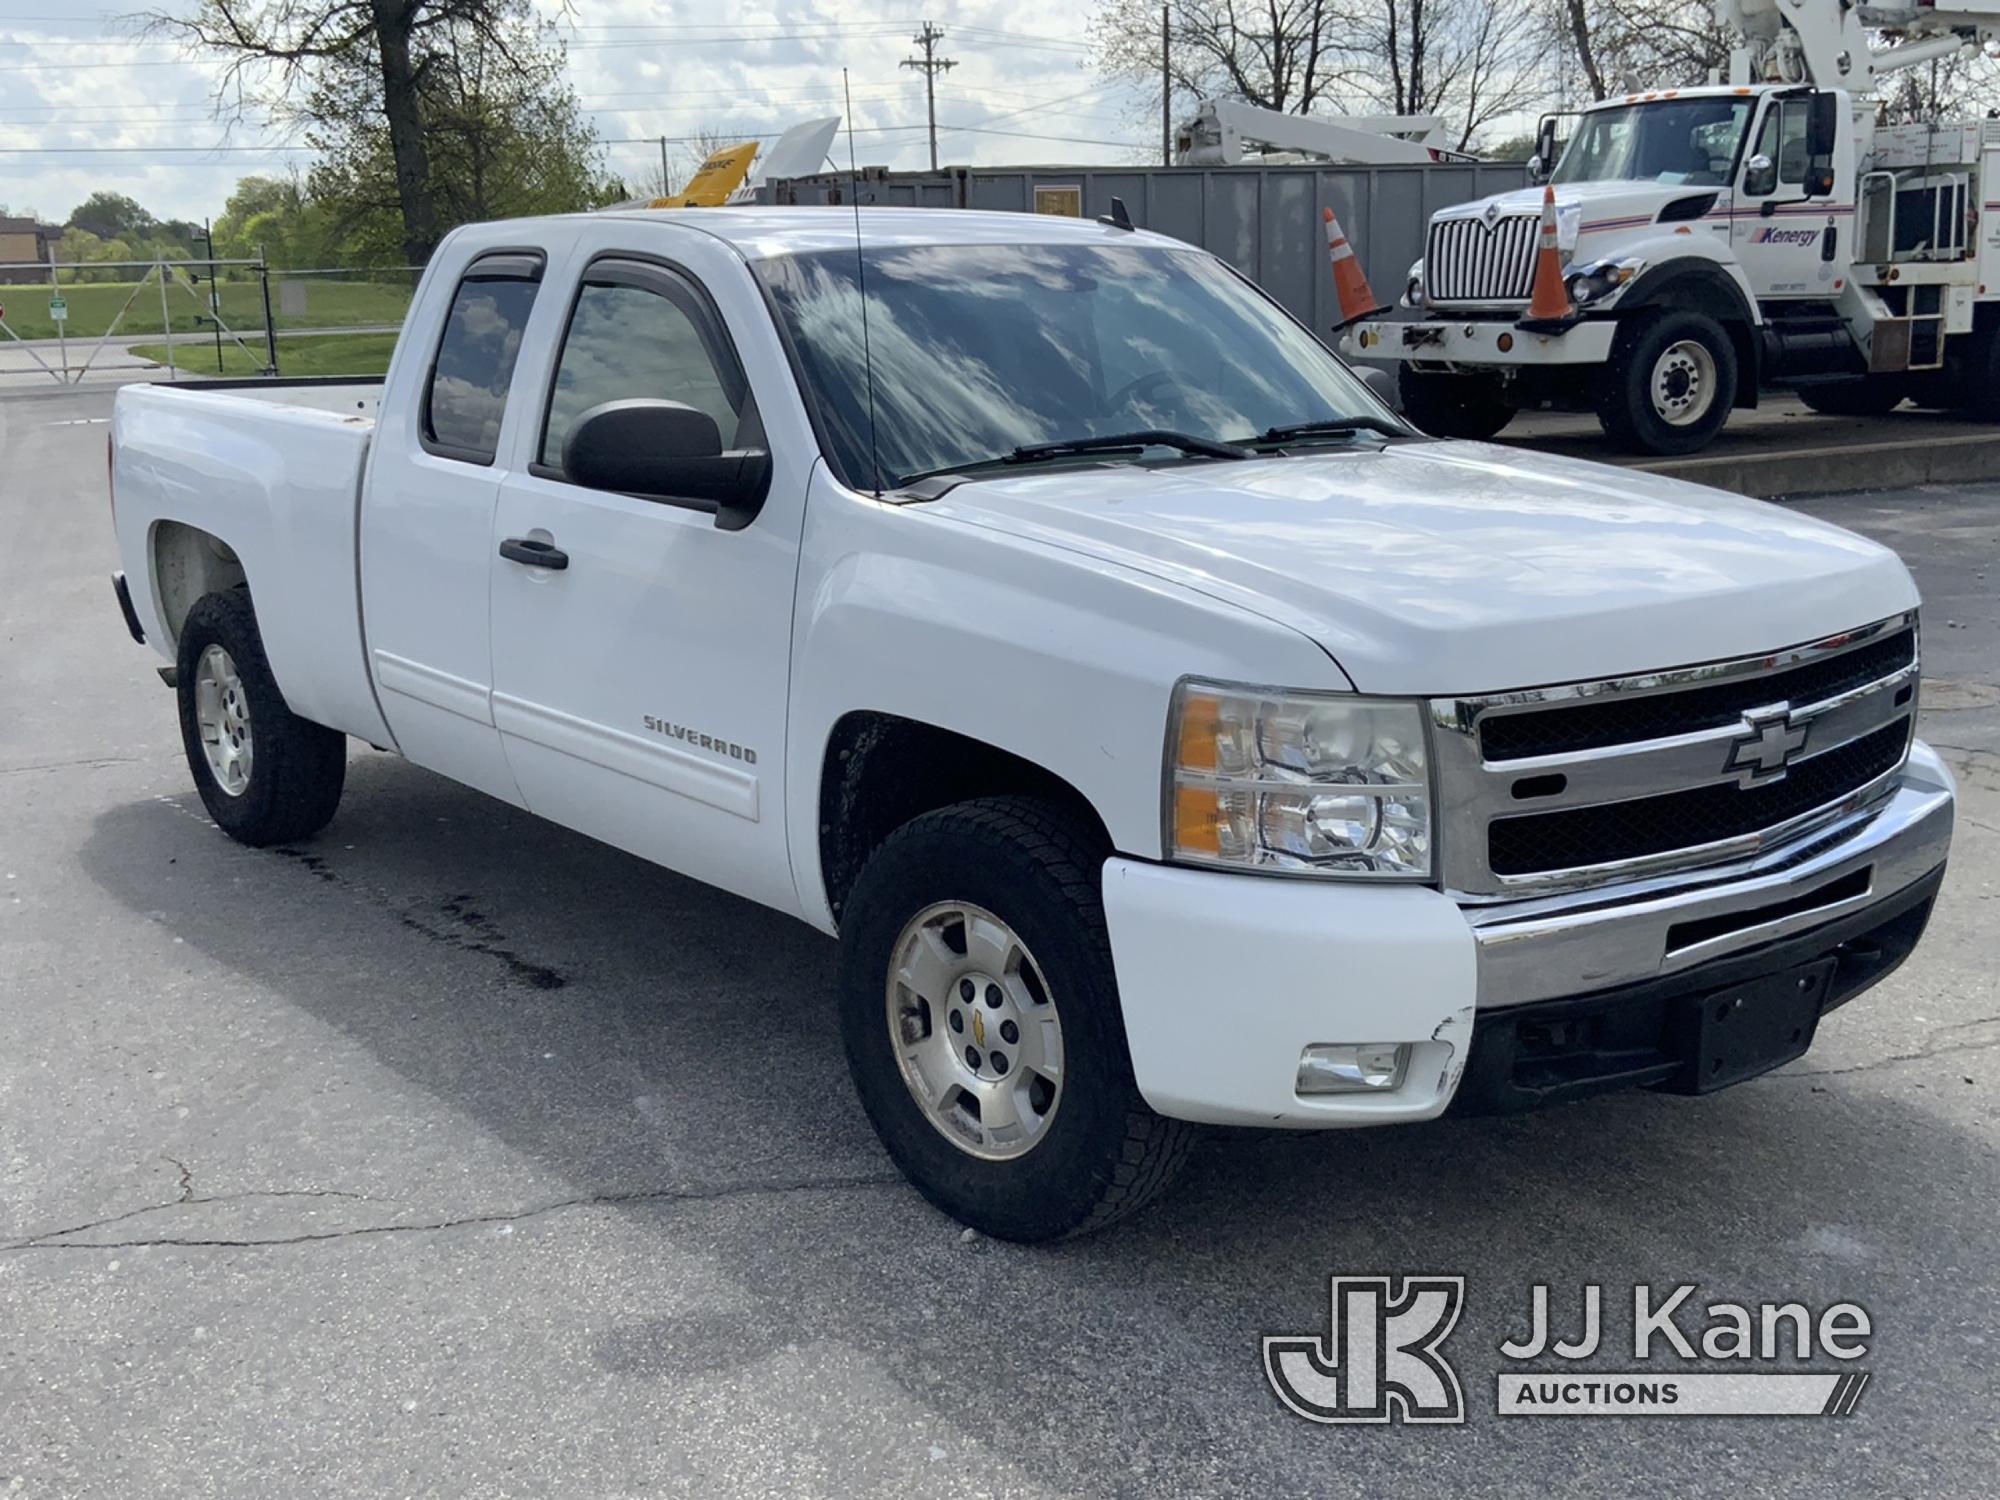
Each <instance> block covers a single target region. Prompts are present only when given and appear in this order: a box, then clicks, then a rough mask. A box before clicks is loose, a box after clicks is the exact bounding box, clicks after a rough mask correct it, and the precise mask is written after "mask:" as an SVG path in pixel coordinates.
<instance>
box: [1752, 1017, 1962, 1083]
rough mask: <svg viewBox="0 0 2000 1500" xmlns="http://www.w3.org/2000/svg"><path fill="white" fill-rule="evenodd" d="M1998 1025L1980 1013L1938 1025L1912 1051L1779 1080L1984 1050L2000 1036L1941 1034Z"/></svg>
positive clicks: (1867, 1069)
mask: <svg viewBox="0 0 2000 1500" xmlns="http://www.w3.org/2000/svg"><path fill="white" fill-rule="evenodd" d="M1994 1025H2000V1016H1979V1017H1977V1018H1976V1019H1974V1020H1970V1021H1954V1022H1952V1024H1951V1025H1949V1026H1940V1027H1939V1028H1938V1029H1937V1031H1936V1033H1935V1036H1936V1037H1937V1040H1936V1041H1935V1042H1932V1043H1926V1044H1925V1045H1924V1046H1922V1047H1919V1048H1918V1049H1917V1050H1916V1051H1915V1052H1897V1053H1893V1054H1891V1055H1890V1056H1888V1057H1878V1058H1876V1059H1875V1060H1874V1061H1873V1062H1865V1063H1853V1064H1850V1065H1849V1066H1847V1067H1845V1068H1819V1069H1816V1070H1814V1071H1813V1072H1810V1073H1782V1074H1780V1075H1779V1078H1780V1079H1781V1080H1789V1079H1794V1078H1840V1077H1844V1076H1845V1075H1847V1074H1849V1073H1868V1072H1872V1071H1873V1070H1874V1069H1876V1068H1887V1067H1891V1066H1893V1065H1894V1064H1896V1063H1906V1062H1923V1061H1925V1060H1926V1059H1928V1058H1933V1057H1948V1056H1950V1055H1951V1054H1953V1053H1958V1052H1987V1051H1990V1050H1992V1049H1993V1048H1995V1047H2000V1037H1990V1038H1988V1039H1987V1040H1985V1041H1978V1042H1946V1041H1945V1040H1944V1038H1946V1037H1948V1036H1951V1035H1952V1034H1953V1033H1955V1032H1960V1031H1970V1030H1971V1029H1972V1028H1973V1027H1975V1026H1994Z"/></svg>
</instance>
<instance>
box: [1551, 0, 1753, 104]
mask: <svg viewBox="0 0 2000 1500" xmlns="http://www.w3.org/2000/svg"><path fill="white" fill-rule="evenodd" d="M1548 3H1549V5H1550V7H1551V9H1550V11H1549V16H1548V19H1549V30H1550V32H1551V41H1552V43H1553V45H1552V46H1551V47H1550V53H1551V55H1552V56H1553V57H1554V58H1555V59H1556V65H1557V72H1558V77H1559V80H1560V81H1561V82H1563V83H1565V84H1573V85H1574V86H1575V88H1576V90H1577V91H1579V92H1581V93H1582V95H1583V97H1584V98H1586V99H1602V98H1605V97H1606V96H1607V95H1610V94H1618V93H1629V92H1631V91H1632V90H1633V89H1635V88H1641V87H1644V88H1662V87H1667V88H1671V87H1673V86H1674V85H1676V84H1691V83H1700V82H1702V81H1703V80H1705V79H1706V78H1707V77H1708V74H1709V70H1710V69H1712V68H1721V67H1724V66H1726V65H1727V63H1728V61H1729V53H1730V50H1731V48H1732V47H1734V46H1735V45H1736V41H1735V38H1734V37H1733V36H1732V34H1731V33H1730V31H1729V28H1728V27H1727V26H1725V25H1724V24H1723V23H1722V22H1721V21H1720V20H1719V19H1718V18H1717V16H1716V14H1715V8H1714V6H1713V4H1712V3H1711V0H1548Z"/></svg>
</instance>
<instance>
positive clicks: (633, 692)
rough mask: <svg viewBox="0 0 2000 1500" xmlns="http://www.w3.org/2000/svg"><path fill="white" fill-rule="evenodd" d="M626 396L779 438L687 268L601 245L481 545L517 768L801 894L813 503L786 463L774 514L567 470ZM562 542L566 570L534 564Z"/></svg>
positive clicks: (752, 892) (551, 810)
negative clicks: (808, 526) (642, 492)
mask: <svg viewBox="0 0 2000 1500" xmlns="http://www.w3.org/2000/svg"><path fill="white" fill-rule="evenodd" d="M628 398H654V399H667V400H673V401H680V402H684V403H686V404H688V405H690V406H694V407H696V408H698V409H699V410H701V411H704V412H706V413H708V414H709V415H710V416H712V417H714V418H715V421H716V424H717V426H718V427H719V428H720V430H721V435H722V441H723V446H724V447H725V448H731V447H736V446H760V447H761V446H764V444H763V440H762V437H761V419H760V418H759V416H758V411H757V403H756V399H755V396H754V394H753V393H752V391H751V390H750V388H749V383H748V380H747V378H746V376H745V374H744V371H743V366H742V363H741V361H740V360H739V359H738V357H737V353H736V349H735V346H734V344H733V343H732V341H731V339H730V336H729V333H728V331H727V328H726V327H725V325H724V322H723V319H722V317H721V315H720V314H719V313H718V312H717V310H716V308H715V305H714V302H713V301H712V300H711V298H710V297H709V296H708V294H707V293H706V291H705V290H704V289H703V287H702V286H701V285H700V284H699V283H698V282H697V281H696V280H695V279H694V277H693V275H692V274H690V273H689V272H687V271H684V270H682V269H679V268H673V267H669V266H667V265H665V264H662V263H660V262H658V261H654V260H650V259H641V258H639V257H636V256H633V257H626V256H621V255H616V254H612V255H600V256H598V257H597V258H596V259H594V260H592V261H591V262H590V263H589V265H588V266H587V268H586V269H585V270H584V272H583V278H582V285H581V286H580V287H579V288H578V290H577V293H576V296H575V299H574V301H573V303H572V305H571V307H570V309H569V313H568V319H567V324H566V328H565V331H564V334H563V337H562V342H561V344H560V346H559V348H558V350H557V353H556V357H555V365H554V378H553V381H552V384H551V387H550V389H549V391H548V393H547V395H546V398H545V400H544V403H543V406H542V409H541V412H540V413H539V422H538V424H537V426H538V431H537V432H536V434H535V447H534V454H533V460H532V462H531V463H529V464H528V465H526V466H525V469H526V472H515V473H512V474H510V475H508V476H507V478H506V479H505V480H504V481H503V483H502V485H501V488H500V501H499V506H498V508H497V512H496V525H495V529H494V535H493V544H492V545H491V546H489V548H488V549H487V550H488V555H489V557H490V558H491V559H492V577H493V590H492V618H493V675H494V693H493V713H494V721H495V723H496V724H497V725H498V726H499V730H500V735H501V740H502V743H503V744H504V746H505V748H506V754H507V760H508V764H509V765H510V766H511V767H512V769H513V772H514V778H515V781H516V782H517V784H518V785H519V786H520V789H521V794H522V796H523V797H524V798H525V800H526V802H527V805H528V807H529V809H530V810H531V811H533V812H536V813H540V814H541V815H543V816H544V817H548V818H551V819H553V820H554V821H556V822H558V823H562V824H564V825H566V826H568V827H571V828H576V829H579V830H581V831H583V832H585V833H588V834H591V835H593V836H594V837H597V838H600V839H603V840H604V841H605V842H607V843H610V844H615V845H617V846H619V847H620V848H623V849H628V850H630V851H632V852H633V853H635V854H638V855H641V856H643V857H644V858H646V859H649V860H652V861H653V862H655V863H657V864H662V865H666V866H668V867H670V868H673V869H677V870H681V871H684V872H686V873H688V874H691V875H694V876H696V877H697V878H699V879H702V880H705V881H708V882H710V883H711V884H714V885H719V886H722V887H723V888H725V889H728V890H732V891H735V892H737V893H738V894H741V895H744V896H748V897H750V898H751V899H753V900H757V901H761V902H764V903H766V904H768V905H772V906H778V907H781V908H785V909H794V910H795V909H796V907H797V901H796V897H795V895H794V892H793V887H792V881H791V867H790V862H789V860H788V858H787V855H786V845H785V820H784V808H783V806H782V797H783V790H784V764H785V756H784V752H785V706H786V705H785V700H786V688H787V681H788V673H789V662H790V656H791V627H792V590H793V586H794V582H795V580H796V577H797V572H798V537H797V534H796V531H795V529H794V523H795V522H796V520H797V517H798V509H797V505H796V504H790V505H787V504H781V503H779V492H780V487H781V486H783V487H789V488H790V489H795V490H796V491H797V492H798V494H797V495H793V496H791V497H790V498H791V499H792V500H794V501H796V499H797V498H798V496H800V495H802V494H803V491H804V484H803V478H802V476H801V474H800V473H799V472H798V471H797V469H796V466H795V465H794V464H792V463H790V462H783V463H779V464H777V465H776V466H775V469H774V474H773V489H772V494H773V499H772V501H770V502H767V505H766V508H765V512H764V513H763V514H761V515H760V516H759V517H758V519H756V520H754V521H752V522H751V524H750V525H749V526H748V527H746V528H744V529H742V530H734V531H731V530H723V529H720V528H719V527H718V526H717V525H716V518H715V517H714V516H712V515H710V514H708V513H706V512H704V511H701V510H695V509H687V508H684V507H681V506H678V505H674V504H671V503H667V502H662V501H655V500H646V499H637V498H634V497H631V496H627V495H619V494H610V493H606V492H603V491H598V490H588V489H584V488H582V487H580V486H578V485H575V484H572V483H570V482H569V481H568V479H567V478H566V477H565V474H564V471H563V441H564V439H565V438H566V437H567V435H568V433H569V430H570V428H571V427H572V426H573V425H574V423H575V422H576V420H577V418H578V417H579V416H581V415H582V414H583V413H585V412H587V411H589V410H590V409H591V408H592V407H596V406H599V405H602V404H603V403H605V402H608V401H619V400H624V399H628ZM509 544H511V545H509ZM503 546H505V547H507V550H508V551H509V552H511V553H512V554H513V555H512V556H507V555H502V551H501V549H502V547H503ZM551 552H554V553H559V554H561V556H562V557H563V558H564V559H566V562H565V564H564V565H563V566H562V567H560V568H555V567H550V566H546V565H538V564H545V563H546V562H548V561H549V560H550V559H549V554H550V553H551ZM523 557H526V558H528V559H530V560H529V561H525V562H524V561H521V560H519V559H521V558H523Z"/></svg>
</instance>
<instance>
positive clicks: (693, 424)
mask: <svg viewBox="0 0 2000 1500" xmlns="http://www.w3.org/2000/svg"><path fill="white" fill-rule="evenodd" d="M563 476H564V477H565V478H566V479H568V480H569V482H570V483H572V484H580V485H582V486H583V487H584V488H585V489H591V490H608V491H610V492H612V493H613V494H619V495H632V496H635V497H637V498H639V499H641V500H658V501H660V502H662V503H663V504H666V505H679V506H684V507H685V508H687V509H689V510H700V511H706V512H708V513H709V514H710V515H712V516H714V517H715V524H716V525H717V526H719V527H721V528H722V529H723V530H724V531H741V530H742V529H743V528H744V527H745V526H748V525H749V524H750V523H751V522H752V521H753V520H755V519H756V517H757V511H758V509H759V508H760V507H761V506H762V505H763V503H764V496H765V495H766V494H767V493H768V492H769V491H770V488H771V455H770V454H769V453H766V452H765V451H764V450H762V449H761V448H740V449H737V450H735V451H733V452H728V453H725V452H724V451H723V448H722V432H721V430H720V429H719V428H718V427H717V426H716V425H715V418H713V417H711V416H710V415H709V414H708V413H707V412H704V411H697V410H696V409H695V408H694V407H692V406H688V405H686V404H685V403H683V402H679V401H655V400H646V399H635V400H629V401H607V402H605V403H604V404H603V405H602V406H593V407H591V408H590V410H589V411H587V412H585V413H584V414H583V415H582V416H580V417H578V418H577V419H576V425H575V426H574V427H572V428H570V430H569V436H568V437H567V438H566V439H564V441H563Z"/></svg>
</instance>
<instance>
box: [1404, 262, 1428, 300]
mask: <svg viewBox="0 0 2000 1500" xmlns="http://www.w3.org/2000/svg"><path fill="white" fill-rule="evenodd" d="M1423 305H1424V263H1423V261H1422V259H1421V258H1419V259H1418V260H1417V262H1416V263H1415V264H1414V265H1412V266H1411V267H1410V274H1409V278H1408V279H1407V280H1406V281H1405V282H1404V283H1403V306H1405V307H1422V306H1423Z"/></svg>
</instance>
